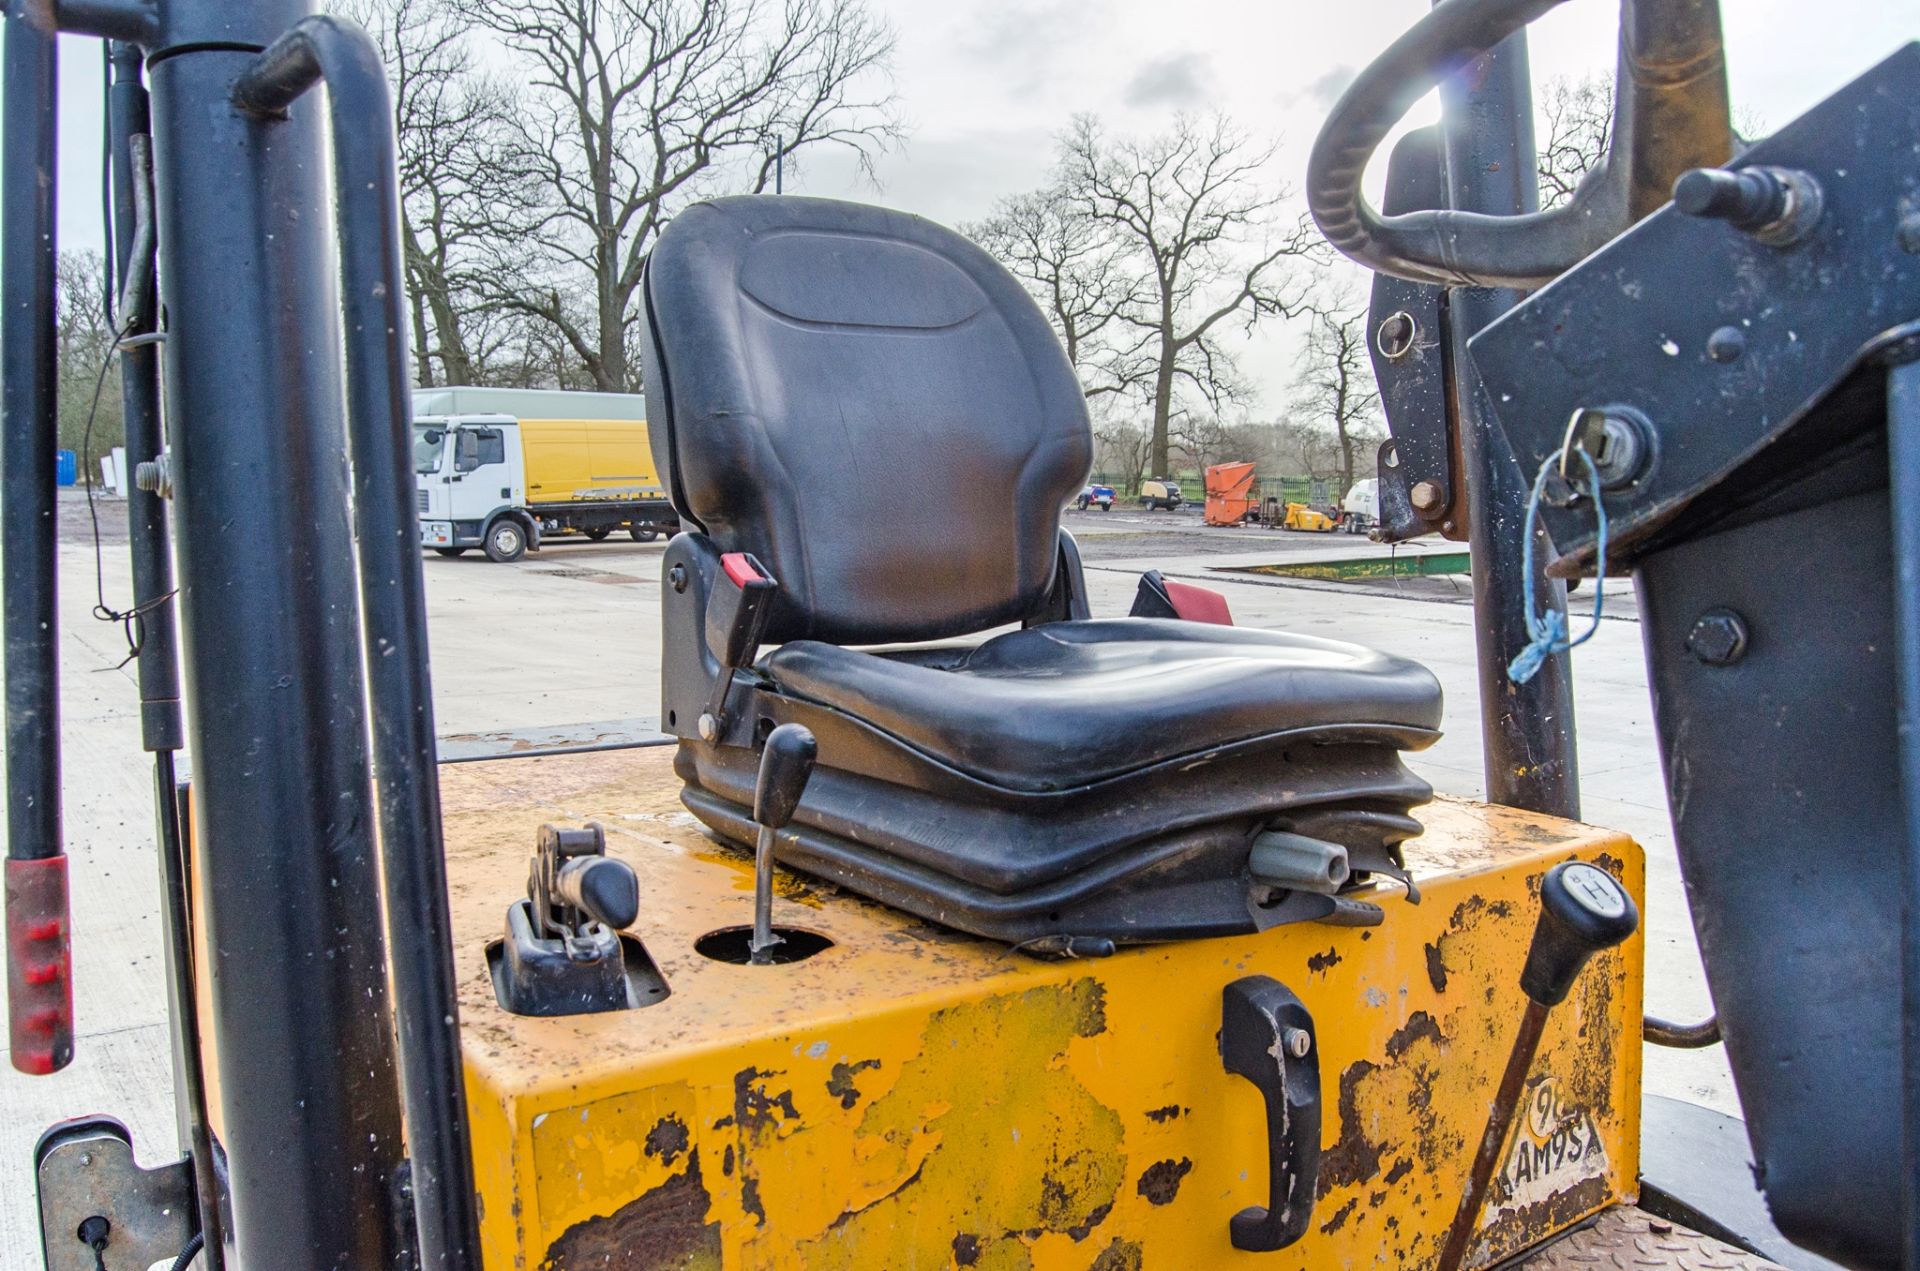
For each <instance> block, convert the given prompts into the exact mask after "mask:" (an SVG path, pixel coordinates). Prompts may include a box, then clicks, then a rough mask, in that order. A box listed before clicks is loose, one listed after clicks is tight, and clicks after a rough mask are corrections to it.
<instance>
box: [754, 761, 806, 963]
mask: <svg viewBox="0 0 1920 1271" xmlns="http://www.w3.org/2000/svg"><path fill="white" fill-rule="evenodd" d="M819 755H820V744H819V743H818V742H816V741H815V740H814V739H813V734H812V733H811V732H809V731H808V730H807V729H806V727H805V726H804V725H801V724H782V725H780V727H778V728H776V729H774V730H773V732H772V733H770V734H768V736H767V744H766V748H765V749H764V750H762V751H761V752H760V777H759V780H757V781H755V782H754V784H753V819H754V822H755V824H757V825H758V826H759V827H760V838H759V842H758V843H756V844H755V845H754V850H753V938H752V939H751V940H750V941H748V943H747V952H748V961H749V962H750V963H751V964H752V965H754V966H769V965H771V964H772V962H773V948H774V946H775V945H777V944H779V943H781V940H780V937H779V936H776V935H774V934H773V836H774V835H775V834H776V833H778V832H779V831H780V830H783V829H785V828H786V826H787V822H789V821H791V820H793V813H794V809H796V808H798V807H799V806H800V795H801V793H802V792H803V791H805V790H806V788H807V780H808V778H810V777H812V776H813V764H814V760H815V759H817V758H819Z"/></svg>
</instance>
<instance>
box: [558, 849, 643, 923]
mask: <svg viewBox="0 0 1920 1271" xmlns="http://www.w3.org/2000/svg"><path fill="white" fill-rule="evenodd" d="M553 898H554V899H555V900H557V901H559V902H560V903H561V904H563V905H571V906H572V907H573V908H575V909H578V910H580V911H581V912H582V913H584V914H586V915H587V917H589V918H591V919H593V920H594V921H595V922H598V923H603V924H605V925H606V926H607V927H609V928H611V929H613V930H615V931H619V930H620V929H622V928H624V927H631V926H632V925H633V923H634V920H635V919H637V918H638V917H639V916H640V879H639V877H638V876H637V875H635V874H634V872H633V867H632V866H631V865H628V864H627V863H626V862H625V861H617V860H614V859H613V858H612V857H609V856H576V857H574V858H573V859H572V860H570V861H567V862H566V863H564V864H563V865H561V866H560V870H559V872H558V873H557V874H556V875H555V876H554V880H553Z"/></svg>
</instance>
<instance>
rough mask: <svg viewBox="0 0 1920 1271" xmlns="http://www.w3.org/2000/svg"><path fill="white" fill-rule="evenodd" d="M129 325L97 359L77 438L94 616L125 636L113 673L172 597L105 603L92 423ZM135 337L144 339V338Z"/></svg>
mask: <svg viewBox="0 0 1920 1271" xmlns="http://www.w3.org/2000/svg"><path fill="white" fill-rule="evenodd" d="M132 326H133V319H132V317H129V318H128V319H127V321H126V322H125V323H124V324H122V325H121V326H120V327H118V328H116V329H115V331H114V333H113V345H112V347H111V348H109V349H108V350H107V355H106V356H105V357H104V358H102V359H100V373H99V374H98V375H96V376H95V377H94V380H93V400H92V402H91V403H90V404H89V405H88V406H87V426H86V428H85V430H84V431H83V432H82V433H81V435H80V463H81V465H82V467H81V475H82V476H84V477H86V479H87V481H86V486H85V489H86V492H87V519H88V520H89V521H90V522H91V523H92V525H93V596H94V606H93V616H94V617H95V618H98V619H99V620H100V621H101V622H117V623H119V624H120V626H121V629H122V630H123V631H124V632H125V634H126V637H127V656H126V657H124V658H122V659H121V660H120V662H119V663H118V664H117V665H115V666H114V668H113V669H114V670H116V671H118V670H120V669H121V668H122V667H124V666H126V665H127V663H129V662H131V661H133V660H134V659H135V658H137V657H139V656H140V649H141V646H142V645H143V644H144V643H145V641H146V626H145V623H144V622H143V621H142V618H143V617H144V616H145V615H146V614H148V613H151V612H152V611H153V610H155V609H158V608H159V607H160V606H161V605H164V604H166V603H167V602H168V601H169V600H172V599H173V597H174V592H172V591H169V592H166V593H164V594H162V595H158V596H155V597H154V598H153V599H151V600H144V601H135V602H134V605H133V607H132V608H131V609H115V608H114V607H113V606H112V605H109V604H108V603H107V577H106V562H105V559H104V557H103V555H102V552H101V549H100V510H99V507H98V506H97V505H96V504H95V502H94V496H93V421H94V420H95V419H96V418H97V417H98V416H99V414H100V393H101V391H102V390H103V389H104V388H106V385H107V371H108V370H109V369H111V367H112V366H113V359H114V357H115V356H116V355H118V354H119V352H120V350H121V349H122V348H123V347H124V343H125V341H126V338H127V332H128V331H129V330H130V329H131V328H132ZM135 338H136V339H142V340H143V339H145V338H146V337H144V336H141V337H135Z"/></svg>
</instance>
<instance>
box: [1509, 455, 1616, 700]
mask: <svg viewBox="0 0 1920 1271" xmlns="http://www.w3.org/2000/svg"><path fill="white" fill-rule="evenodd" d="M1571 449H1572V450H1573V453H1574V454H1576V455H1579V456H1580V462H1581V463H1582V464H1584V465H1585V466H1586V469H1587V490H1586V494H1587V497H1589V498H1590V499H1592V500H1593V517H1594V521H1595V523H1596V528H1595V530H1594V536H1593V545H1594V553H1595V559H1596V560H1597V561H1598V562H1599V567H1598V569H1597V570H1596V571H1595V574H1594V584H1593V622H1592V623H1591V624H1590V625H1589V626H1588V627H1587V629H1586V630H1585V631H1582V632H1581V633H1580V634H1579V635H1577V636H1574V637H1573V638H1571V639H1569V638H1568V636H1567V614H1566V611H1565V610H1564V609H1551V608H1550V609H1547V610H1546V611H1545V612H1542V611H1541V610H1540V607H1539V605H1538V603H1537V602H1536V601H1535V599H1534V591H1533V572H1534V571H1533V553H1534V544H1535V543H1536V542H1537V541H1538V540H1539V539H1540V538H1541V537H1542V535H1540V534H1537V533H1535V529H1536V527H1537V526H1538V525H1539V523H1540V505H1541V503H1542V502H1543V500H1544V499H1545V496H1546V490H1547V479H1548V478H1549V477H1551V476H1552V475H1553V473H1554V470H1555V469H1556V468H1558V469H1560V470H1561V472H1562V473H1563V475H1564V472H1565V464H1566V453H1567V448H1565V447H1563V448H1562V449H1560V450H1556V451H1555V452H1554V453H1552V454H1550V455H1548V456H1547V458H1546V461H1545V462H1543V463H1542V464H1541V465H1540V471H1539V473H1538V474H1537V475H1536V476H1535V477H1534V478H1533V493H1532V494H1530V495H1529V496H1528V497H1527V516H1526V520H1525V522H1524V523H1523V524H1522V526H1521V530H1520V532H1521V534H1522V535H1523V536H1524V538H1523V540H1522V543H1521V548H1520V589H1521V603H1522V604H1523V605H1524V606H1525V612H1524V613H1522V615H1521V616H1522V617H1523V618H1524V619H1525V620H1526V624H1527V636H1528V642H1527V647H1526V648H1524V649H1522V650H1520V652H1519V653H1518V654H1516V655H1515V656H1514V659H1513V661H1512V662H1510V663H1508V664H1507V678H1508V679H1510V680H1512V681H1513V682H1514V683H1515V684H1525V683H1526V682H1527V681H1528V680H1530V679H1532V678H1533V677H1534V676H1536V675H1538V674H1539V673H1540V668H1541V667H1542V666H1544V665H1545V664H1546V661H1547V659H1548V658H1550V657H1552V656H1553V655H1554V654H1556V653H1566V652H1568V651H1570V650H1572V649H1576V648H1579V647H1580V646H1581V645H1583V644H1585V643H1586V642H1587V641H1589V640H1591V639H1593V635H1594V632H1596V631H1598V630H1600V606H1601V602H1602V601H1604V600H1605V599H1606V587H1605V585H1604V584H1605V580H1606V576H1607V505H1606V503H1605V502H1604V501H1603V500H1602V499H1601V497H1600V492H1601V490H1600V470H1599V469H1598V468H1596V467H1595V466H1594V463H1593V456H1592V455H1590V454H1588V453H1587V452H1586V451H1585V450H1584V449H1582V448H1581V447H1579V446H1572V447H1571Z"/></svg>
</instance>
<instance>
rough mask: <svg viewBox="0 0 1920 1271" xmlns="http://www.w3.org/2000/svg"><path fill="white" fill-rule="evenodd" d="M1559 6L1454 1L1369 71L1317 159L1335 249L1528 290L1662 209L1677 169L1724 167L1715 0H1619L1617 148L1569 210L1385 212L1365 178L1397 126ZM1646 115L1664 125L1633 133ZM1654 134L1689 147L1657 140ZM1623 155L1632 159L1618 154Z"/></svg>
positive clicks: (1312, 181) (1321, 202) (1430, 278)
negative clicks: (1366, 189) (1371, 197)
mask: <svg viewBox="0 0 1920 1271" xmlns="http://www.w3.org/2000/svg"><path fill="white" fill-rule="evenodd" d="M1563 3H1565V0H1444V2H1443V3H1441V4H1438V5H1436V6H1435V7H1434V8H1433V9H1432V10H1431V11H1430V12H1428V13H1427V14H1426V15H1425V16H1424V17H1422V18H1421V20H1420V21H1419V22H1417V23H1415V24H1414V25H1413V26H1412V27H1410V28H1409V29H1408V30H1407V31H1406V33H1405V34H1403V35H1402V36H1401V37H1400V38H1399V39H1397V40H1395V41H1394V42H1393V43H1392V44H1391V45H1389V46H1388V47H1387V49H1386V50H1385V51H1384V52H1383V53H1381V54H1380V56H1379V57H1378V58H1376V59H1374V61H1373V62H1372V63H1371V64H1370V65H1368V66H1367V67H1366V69H1364V70H1363V71H1361V72H1360V74H1359V75H1358V76H1357V77H1356V78H1355V79H1354V81H1353V83H1352V84H1350V85H1349V86H1348V87H1347V90H1346V92H1344V93H1342V94H1341V95H1340V100H1339V101H1338V102H1336V103H1335V104H1334V107H1333V110H1332V111H1331V112H1330V113H1329V115H1328V117H1327V122H1326V123H1325V124H1324V125H1323V126H1322V127H1321V130H1320V135H1319V136H1318V137H1317V138H1315V140H1314V145H1313V152H1312V154H1311V156H1310V157H1309V159H1308V162H1307V180H1306V192H1307V206H1308V209H1309V210H1310V211H1311V212H1312V214H1313V219H1314V223H1315V224H1317V225H1318V226H1319V227H1320V232H1321V233H1322V234H1324V235H1325V236H1326V238H1327V241H1328V242H1329V243H1331V244H1332V245H1333V246H1334V247H1335V248H1336V249H1338V250H1339V251H1340V252H1342V253H1343V254H1345V255H1346V256H1348V257H1351V258H1352V259H1353V260H1355V261H1358V262H1359V263H1360V264H1362V265H1365V266H1367V267H1368V268H1369V269H1373V270H1375V271H1376V272H1379V273H1386V274H1391V275H1393V276H1395V277H1399V278H1405V279H1408V280H1410V281H1413V282H1421V283H1433V284H1438V285H1441V286H1493V287H1516V288H1520V289H1523V290H1531V289H1533V288H1536V287H1540V286H1542V285H1544V284H1546V283H1547V282H1550V281H1551V280H1552V279H1554V278H1556V277H1558V276H1559V275H1560V274H1562V273H1564V272H1566V270H1568V269H1569V268H1571V267H1572V266H1573V265H1574V264H1576V263H1578V262H1579V261H1580V260H1581V259H1583V258H1584V257H1586V256H1587V255H1589V254H1591V253H1592V252H1593V251H1594V250H1596V249H1597V248H1599V247H1601V246H1602V245H1604V244H1605V243H1607V242H1608V241H1610V240H1611V239H1612V238H1614V237H1615V236H1616V235H1618V234H1620V233H1621V232H1622V231H1624V230H1626V229H1627V228H1628V227H1629V226H1630V225H1631V224H1632V223H1633V221H1634V220H1635V219H1637V216H1638V215H1641V214H1644V212H1645V211H1646V210H1649V209H1650V207H1652V206H1658V204H1659V203H1661V202H1664V201H1665V199H1666V191H1667V190H1668V189H1670V188H1671V186H1672V182H1673V179H1674V178H1675V177H1677V176H1678V175H1679V171H1680V170H1683V169H1684V168H1685V167H1694V166H1701V165H1702V164H1718V163H1723V162H1725V161H1726V159H1727V157H1728V156H1729V155H1730V153H1731V149H1732V133H1731V128H1730V126H1729V125H1728V124H1727V122H1726V120H1727V114H1728V112H1727V108H1726V75H1725V66H1724V63H1723V61H1722V60H1721V55H1720V48H1721V45H1720V24H1719V11H1718V7H1717V4H1716V3H1713V2H1712V0H1622V4H1621V26H1622V32H1623V39H1622V40H1621V56H1620V73H1619V78H1618V87H1617V88H1616V92H1615V103H1614V129H1613V147H1612V148H1610V149H1609V151H1608V153H1607V154H1606V156H1605V157H1604V158H1602V160H1601V161H1600V163H1599V164H1598V165H1597V166H1596V167H1595V168H1594V170H1593V171H1592V172H1590V173H1589V174H1588V175H1587V177H1586V179H1585V180H1584V181H1582V183H1581V185H1580V188H1579V189H1578V190H1577V191H1576V192H1575V194H1574V197H1573V199H1572V200H1571V201H1569V202H1568V203H1566V204H1564V205H1562V206H1560V207H1557V208H1553V209H1551V210H1549V211H1545V212H1529V213H1525V214H1522V215H1518V216H1492V215H1487V214H1483V213H1476V212H1460V211H1452V210H1445V209H1441V210H1433V211H1421V212H1408V213H1404V214H1402V215H1398V216H1384V215H1382V214H1381V213H1380V212H1378V211H1377V210H1375V209H1374V208H1373V206H1372V205H1371V204H1369V203H1368V202H1367V199H1366V197H1365V195H1364V194H1362V193H1361V189H1360V182H1361V177H1362V175H1363V174H1364V173H1365V172H1366V168H1367V163H1368V161H1369V160H1370V159H1372V157H1373V154H1374V151H1375V150H1377V149H1378V148H1379V146H1380V143H1381V142H1382V141H1384V140H1385V139H1386V137H1387V134H1388V133H1389V132H1391V131H1392V130H1393V128H1394V126H1395V125H1396V124H1398V123H1399V122H1400V119H1401V117H1402V116H1404V115H1405V114H1406V113H1407V111H1408V110H1410V109H1411V108H1412V107H1413V105H1414V103H1416V102H1418V101H1419V100H1420V99H1421V98H1422V97H1424V96H1425V95H1426V94H1427V93H1428V92H1430V91H1432V90H1433V89H1434V88H1436V87H1438V86H1439V85H1440V84H1441V83H1442V82H1443V81H1444V80H1446V79H1447V78H1448V77H1449V76H1452V75H1454V74H1455V73H1457V72H1459V71H1461V70H1463V69H1465V68H1466V67H1467V66H1468V65H1470V64H1471V63H1472V62H1473V61H1474V60H1475V59H1476V58H1478V57H1480V56H1481V55H1483V54H1485V53H1486V52H1488V51H1489V50H1491V49H1493V48H1494V47H1495V46H1496V45H1498V44H1499V43H1500V42H1501V41H1502V40H1504V39H1506V38H1507V37H1508V36H1510V35H1512V34H1513V33H1514V32H1516V31H1518V30H1520V29H1522V28H1523V27H1525V26H1526V25H1527V24H1528V23H1530V22H1532V21H1533V20H1534V19H1536V18H1538V17H1540V16H1541V15H1543V14H1545V13H1547V12H1548V11H1549V10H1551V9H1554V8H1557V7H1558V6H1559V5H1561V4H1563ZM1674 68H1679V72H1678V73H1677V74H1676V72H1675V70H1674ZM1641 113H1645V114H1648V115H1652V116H1656V117H1657V122H1658V123H1660V124H1661V125H1663V127H1661V128H1659V129H1655V128H1643V127H1636V125H1635V117H1636V115H1638V114H1641ZM1716 127H1717V131H1716ZM1656 132H1658V133H1665V134H1672V135H1677V136H1678V138H1679V140H1678V141H1675V140H1673V136H1672V135H1663V136H1659V137H1657V138H1656V136H1654V134H1655V133H1656ZM1620 148H1624V150H1625V153H1624V154H1623V155H1622V156H1621V157H1620V158H1618V159H1616V155H1615V150H1616V149H1620ZM1636 183H1638V184H1639V185H1640V186H1647V187H1651V188H1653V189H1655V190H1656V191H1657V195H1656V197H1653V198H1652V199H1651V201H1649V198H1648V197H1647V190H1646V189H1636V188H1634V186H1635V184H1636Z"/></svg>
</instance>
